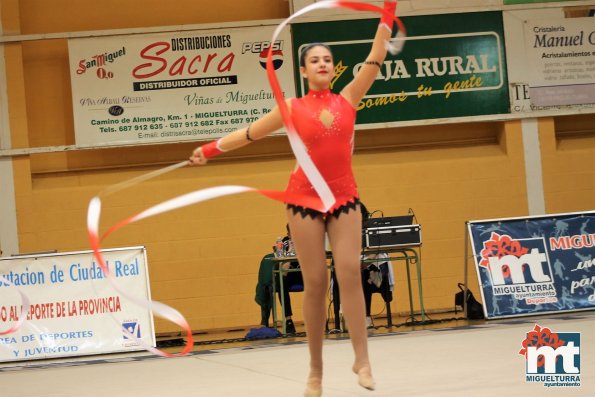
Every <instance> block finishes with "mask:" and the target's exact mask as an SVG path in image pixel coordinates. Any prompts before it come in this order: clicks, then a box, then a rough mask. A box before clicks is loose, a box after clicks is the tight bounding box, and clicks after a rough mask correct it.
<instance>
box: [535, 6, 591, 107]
mask: <svg viewBox="0 0 595 397" xmlns="http://www.w3.org/2000/svg"><path fill="white" fill-rule="evenodd" d="M525 53H526V56H527V64H528V67H529V68H530V70H531V77H532V79H531V81H530V82H529V93H530V97H531V103H532V104H534V105H536V106H555V105H580V104H588V103H595V20H594V19H593V18H568V19H551V20H547V19H546V20H543V19H536V20H529V21H526V22H525Z"/></svg>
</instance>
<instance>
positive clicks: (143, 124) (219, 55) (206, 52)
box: [68, 25, 295, 145]
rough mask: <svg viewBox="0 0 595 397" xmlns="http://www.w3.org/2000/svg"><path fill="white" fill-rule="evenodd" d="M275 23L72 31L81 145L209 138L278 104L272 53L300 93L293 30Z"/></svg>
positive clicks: (286, 85) (283, 78)
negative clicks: (90, 34) (94, 34)
mask: <svg viewBox="0 0 595 397" xmlns="http://www.w3.org/2000/svg"><path fill="white" fill-rule="evenodd" d="M275 27H276V25H270V26H258V27H241V28H228V29H225V30H223V29H213V30H200V31H189V32H174V33H162V34H150V35H130V36H116V37H102V38H83V39H71V40H69V42H68V48H69V57H70V75H71V82H72V98H73V109H74V124H75V137H76V144H77V145H94V144H105V143H136V142H142V143H151V142H164V141H181V140H211V139H213V138H218V137H220V136H223V135H225V134H226V133H228V132H230V131H233V130H235V129H237V128H241V127H244V126H246V125H248V124H250V123H251V122H253V121H254V120H256V119H257V118H259V117H261V116H262V115H264V114H266V113H267V112H269V111H270V110H271V109H272V108H273V107H274V106H275V99H274V97H273V94H272V92H271V90H270V88H269V83H268V79H267V76H266V69H265V67H266V65H265V61H266V55H267V51H269V49H272V51H273V64H274V66H275V68H276V69H277V76H278V78H279V82H280V84H281V87H282V89H283V90H284V91H285V94H286V96H288V97H293V96H295V84H294V76H293V55H292V48H291V36H290V33H289V31H288V30H286V31H284V32H283V33H282V35H281V36H280V39H279V40H278V41H277V42H275V43H273V44H272V45H271V43H270V39H271V37H272V34H273V31H274V29H275Z"/></svg>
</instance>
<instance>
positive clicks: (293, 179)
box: [285, 90, 358, 213]
mask: <svg viewBox="0 0 595 397" xmlns="http://www.w3.org/2000/svg"><path fill="white" fill-rule="evenodd" d="M355 113H356V112H355V109H354V108H353V106H352V105H351V104H350V103H349V102H347V100H346V99H345V98H344V97H342V96H341V95H337V94H333V93H331V92H330V91H329V90H325V91H313V90H310V91H308V94H307V95H306V96H304V97H302V98H294V99H292V101H291V117H292V120H293V123H294V125H295V128H296V131H297V133H298V135H299V136H300V138H301V140H302V141H303V142H304V145H305V146H306V148H307V149H308V154H309V155H310V157H311V158H312V161H313V162H314V164H315V165H316V168H318V170H319V171H320V174H321V175H322V176H323V177H324V179H325V181H326V183H327V184H328V185H329V187H330V189H331V191H332V192H333V194H334V196H335V199H336V201H335V204H334V205H333V207H331V208H330V209H329V211H328V212H329V213H330V212H332V211H333V210H335V209H337V208H339V207H341V206H343V205H345V204H347V203H348V202H353V201H354V199H355V198H357V197H358V193H357V186H356V184H355V178H354V177H353V171H352V169H351V158H352V155H353V129H354V125H355ZM285 202H286V203H288V204H293V205H298V206H302V207H305V208H311V209H314V210H317V211H321V208H322V202H321V200H320V198H319V196H318V194H317V193H316V191H315V190H314V188H313V187H312V184H311V183H310V181H309V180H308V178H307V177H306V174H305V173H304V171H303V170H302V169H301V168H297V169H296V170H294V171H293V172H292V174H291V176H290V178H289V184H288V186H287V189H286V196H285Z"/></svg>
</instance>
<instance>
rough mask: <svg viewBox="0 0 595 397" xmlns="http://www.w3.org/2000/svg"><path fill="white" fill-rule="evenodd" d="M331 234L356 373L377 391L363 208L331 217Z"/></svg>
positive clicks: (328, 226)
mask: <svg viewBox="0 0 595 397" xmlns="http://www.w3.org/2000/svg"><path fill="white" fill-rule="evenodd" d="M327 231H328V234H329V240H330V243H331V248H332V250H333V259H334V262H335V271H336V272H337V279H338V281H339V286H340V291H341V306H342V308H343V313H344V314H345V319H346V320H347V328H348V329H349V336H350V337H351V343H352V346H353V351H354V353H355V361H354V364H353V371H354V372H355V373H356V374H358V378H359V379H358V380H359V384H360V385H361V386H363V387H365V388H367V389H374V380H373V378H372V372H371V367H370V359H369V357H368V331H367V329H366V317H365V305H364V294H363V290H362V276H361V265H360V255H361V247H362V217H361V212H360V209H359V207H358V208H357V209H356V210H351V211H349V212H348V213H346V214H345V213H343V214H341V215H340V216H339V217H338V218H335V217H333V216H329V217H328V220H327Z"/></svg>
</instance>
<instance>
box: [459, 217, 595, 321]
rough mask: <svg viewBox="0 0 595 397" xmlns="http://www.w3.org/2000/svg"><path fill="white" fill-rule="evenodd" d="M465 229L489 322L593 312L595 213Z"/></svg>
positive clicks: (476, 223)
mask: <svg viewBox="0 0 595 397" xmlns="http://www.w3.org/2000/svg"><path fill="white" fill-rule="evenodd" d="M468 228H469V235H470V237H471V243H472V246H473V256H474V259H475V265H476V270H477V275H478V279H479V284H480V286H481V295H482V298H483V304H484V312H485V314H486V317H487V318H498V317H513V316H523V315H532V314H538V313H552V312H562V311H575V310H586V309H595V212H584V213H571V214H555V215H548V216H541V217H528V218H512V219H492V220H484V221H471V222H469V223H468Z"/></svg>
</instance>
